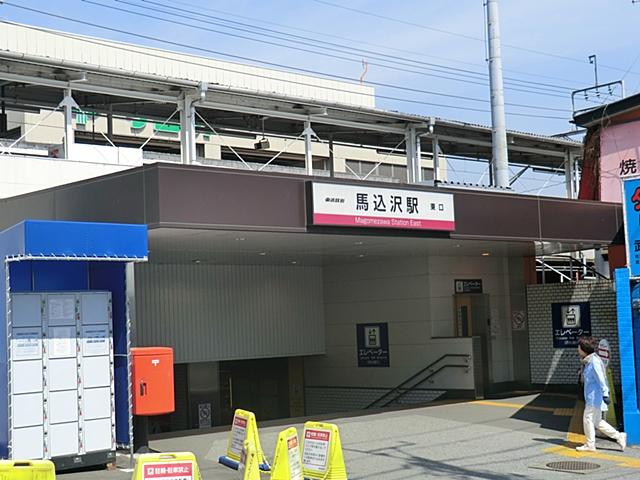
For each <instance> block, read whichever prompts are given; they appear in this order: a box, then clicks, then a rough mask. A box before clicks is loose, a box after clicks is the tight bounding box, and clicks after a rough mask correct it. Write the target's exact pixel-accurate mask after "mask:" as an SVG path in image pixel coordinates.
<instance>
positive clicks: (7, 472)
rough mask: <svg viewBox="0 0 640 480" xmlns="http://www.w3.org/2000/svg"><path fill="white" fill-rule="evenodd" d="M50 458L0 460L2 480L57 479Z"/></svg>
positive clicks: (0, 477)
mask: <svg viewBox="0 0 640 480" xmlns="http://www.w3.org/2000/svg"><path fill="white" fill-rule="evenodd" d="M55 478H56V467H55V466H54V465H53V463H52V462H50V461H49V460H0V480H55Z"/></svg>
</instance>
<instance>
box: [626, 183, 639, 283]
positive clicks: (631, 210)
mask: <svg viewBox="0 0 640 480" xmlns="http://www.w3.org/2000/svg"><path fill="white" fill-rule="evenodd" d="M623 190H624V201H623V202H622V205H623V208H624V232H625V244H626V248H627V265H629V269H630V270H631V276H632V277H639V276H640V178H632V179H629V180H625V181H624V185H623Z"/></svg>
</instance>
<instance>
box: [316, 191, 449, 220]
mask: <svg viewBox="0 0 640 480" xmlns="http://www.w3.org/2000/svg"><path fill="white" fill-rule="evenodd" d="M310 190H311V200H312V205H311V211H310V213H309V214H310V219H309V223H310V224H312V225H331V226H339V227H365V228H392V229H408V230H439V231H447V232H451V231H454V230H455V213H454V206H453V195H452V194H449V193H436V192H425V191H416V190H401V189H393V188H377V187H364V186H362V187H361V186H355V185H338V184H328V183H316V182H314V183H312V184H311V187H310Z"/></svg>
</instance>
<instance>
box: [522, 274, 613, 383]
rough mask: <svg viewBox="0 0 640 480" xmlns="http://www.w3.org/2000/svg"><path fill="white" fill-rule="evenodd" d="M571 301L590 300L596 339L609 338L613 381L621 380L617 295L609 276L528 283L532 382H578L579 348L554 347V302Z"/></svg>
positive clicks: (593, 333)
mask: <svg viewBox="0 0 640 480" xmlns="http://www.w3.org/2000/svg"><path fill="white" fill-rule="evenodd" d="M568 302H590V311H591V330H592V335H593V336H594V337H596V339H597V340H600V339H602V338H606V339H607V340H609V343H610V345H611V367H612V370H613V376H614V381H615V383H619V379H620V356H619V350H618V328H617V320H616V299H615V292H614V290H613V283H612V282H610V281H608V280H603V281H583V282H576V283H569V282H567V283H551V284H546V285H529V286H528V287H527V317H528V321H529V343H530V352H531V353H530V358H531V382H532V383H534V384H564V385H572V384H576V383H577V379H578V370H579V368H580V361H579V359H578V353H577V352H576V349H575V348H553V327H552V318H551V304H552V303H568Z"/></svg>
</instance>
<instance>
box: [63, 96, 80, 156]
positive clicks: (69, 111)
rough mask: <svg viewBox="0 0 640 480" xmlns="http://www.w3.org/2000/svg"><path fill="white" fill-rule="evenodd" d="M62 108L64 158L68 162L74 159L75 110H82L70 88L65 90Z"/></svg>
mask: <svg viewBox="0 0 640 480" xmlns="http://www.w3.org/2000/svg"><path fill="white" fill-rule="evenodd" d="M61 104H62V107H63V109H64V111H63V113H64V140H63V143H64V158H66V159H67V160H69V159H72V158H73V146H74V145H75V132H74V131H73V109H74V108H76V109H78V110H79V109H80V107H79V106H78V104H77V103H76V101H75V100H74V99H73V95H72V92H71V89H70V88H67V89H65V91H64V98H63V99H62V103H61Z"/></svg>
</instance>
